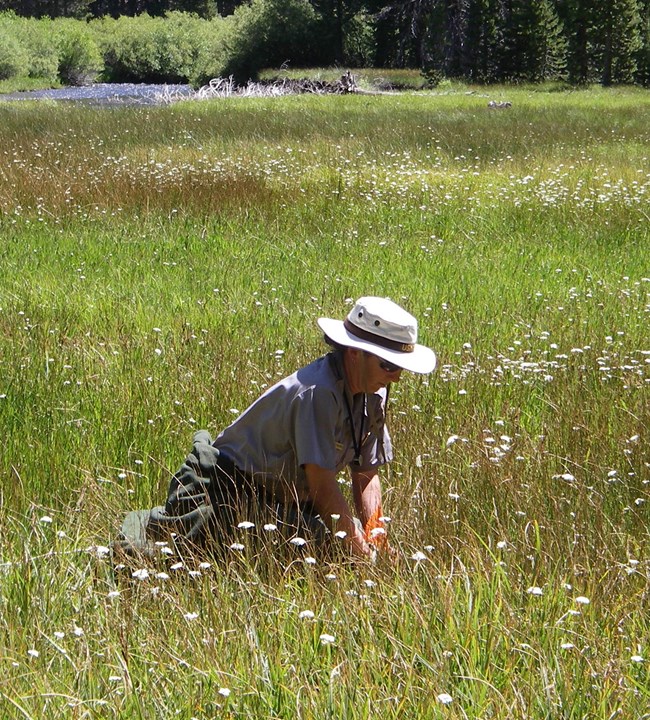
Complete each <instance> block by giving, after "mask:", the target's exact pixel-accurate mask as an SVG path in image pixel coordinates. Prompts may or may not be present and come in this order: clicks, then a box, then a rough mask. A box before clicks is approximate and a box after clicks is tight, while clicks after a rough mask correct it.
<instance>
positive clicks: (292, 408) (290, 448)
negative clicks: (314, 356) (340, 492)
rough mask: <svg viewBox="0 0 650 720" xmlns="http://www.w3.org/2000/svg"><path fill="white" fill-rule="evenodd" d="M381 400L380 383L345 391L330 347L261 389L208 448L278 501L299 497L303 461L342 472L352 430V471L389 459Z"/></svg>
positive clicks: (304, 496)
mask: <svg viewBox="0 0 650 720" xmlns="http://www.w3.org/2000/svg"><path fill="white" fill-rule="evenodd" d="M344 393H346V394H347V398H348V402H349V406H350V409H351V411H352V422H351V421H350V413H349V412H348V405H347V404H346V400H345V395H344ZM385 401H386V391H385V390H384V389H381V390H380V391H379V392H377V393H372V394H368V395H365V394H357V395H355V396H352V395H351V394H350V391H349V389H348V388H347V387H346V384H345V380H344V373H343V367H342V356H341V354H340V353H337V352H331V353H328V354H327V355H324V356H323V357H321V358H319V359H318V360H315V361H314V362H312V363H310V364H309V365H307V366H306V367H304V368H301V369H300V370H298V371H297V372H295V373H294V374H293V375H290V376H289V377H287V378H285V379H284V380H281V381H280V382H279V383H277V384H276V385H274V386H273V387H271V388H269V389H268V390H267V391H266V392H265V393H264V394H263V395H262V396H261V397H260V398H258V399H257V400H256V401H255V402H254V403H253V404H252V405H251V406H250V407H249V408H248V409H247V410H246V411H245V412H244V413H243V414H242V415H241V416H240V417H239V418H237V420H235V422H234V423H232V425H230V426H228V427H227V428H226V429H225V430H224V431H223V432H222V433H221V434H220V435H219V436H218V437H217V439H216V440H215V441H214V446H215V447H217V448H218V449H219V450H220V452H222V453H223V454H224V455H226V456H227V457H229V458H230V459H231V460H232V461H233V462H234V463H235V465H236V466H237V467H238V468H240V469H241V470H243V471H244V472H246V473H249V474H250V475H252V476H253V477H254V478H255V480H256V482H257V484H258V485H259V486H262V487H264V488H266V489H267V491H268V492H270V493H272V494H274V495H275V497H276V498H277V499H278V500H283V501H285V502H296V501H298V502H300V501H305V500H308V499H309V492H308V486H307V479H306V477H305V471H304V465H305V464H307V463H309V464H314V465H319V466H320V467H322V468H325V469H326V470H333V471H335V472H338V471H339V470H342V469H343V468H344V467H345V466H346V465H349V464H350V463H351V462H352V461H353V460H354V457H355V447H354V446H355V440H354V439H353V433H354V437H355V438H356V441H357V444H358V445H359V446H360V450H361V457H360V463H359V465H356V466H355V467H354V469H355V470H361V471H367V470H371V469H373V468H376V467H378V466H380V465H383V464H384V463H387V462H390V461H391V460H392V458H393V451H392V446H391V441H390V436H389V434H388V430H387V429H386V426H385V422H384V420H385ZM362 418H363V420H362ZM362 428H363V434H362V435H361V438H360V439H361V442H360V443H359V436H360V432H361V429H362Z"/></svg>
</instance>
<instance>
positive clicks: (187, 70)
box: [93, 12, 212, 83]
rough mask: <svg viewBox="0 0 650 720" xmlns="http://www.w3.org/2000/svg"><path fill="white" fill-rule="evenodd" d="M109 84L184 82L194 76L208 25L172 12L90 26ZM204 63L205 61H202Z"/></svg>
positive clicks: (103, 21)
mask: <svg viewBox="0 0 650 720" xmlns="http://www.w3.org/2000/svg"><path fill="white" fill-rule="evenodd" d="M93 25H94V26H95V27H96V32H97V34H98V38H99V42H100V44H101V47H102V52H103V55H104V65H105V79H106V80H108V81H111V82H134V81H139V82H172V83H173V82H187V81H188V80H189V79H190V78H191V77H194V76H196V66H197V62H199V59H200V58H201V57H202V52H203V50H202V46H203V45H205V43H206V39H207V33H206V28H208V27H209V26H211V25H212V23H211V22H209V21H207V20H203V19H201V18H198V17H197V16H195V15H190V14H188V13H181V12H171V13H168V14H167V15H166V16H165V17H155V18H154V17H151V16H149V15H147V14H144V15H139V16H137V17H120V18H118V19H117V20H111V19H103V20H101V21H98V22H97V23H93ZM204 62H205V60H204Z"/></svg>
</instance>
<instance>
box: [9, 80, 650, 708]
mask: <svg viewBox="0 0 650 720" xmlns="http://www.w3.org/2000/svg"><path fill="white" fill-rule="evenodd" d="M437 92H439V94H429V95H424V94H418V95H413V96H410V97H406V96H399V97H393V96H381V97H372V98H370V97H336V98H315V97H308V98H284V99H277V98H274V99H259V100H254V99H232V100H223V101H222V100H220V101H217V102H204V103H199V102H197V103H190V104H179V105H175V106H171V107H165V108H147V109H142V108H141V109H133V108H131V109H129V108H124V109H114V108H113V109H110V110H106V109H89V108H85V109H82V108H77V107H73V106H65V107H61V106H58V105H55V104H48V105H44V106H43V105H37V104H30V105H19V104H12V105H10V106H2V107H0V120H1V123H0V139H1V140H2V142H1V143H0V148H1V150H0V153H2V158H3V162H2V165H0V227H1V230H2V246H1V248H0V258H1V262H2V269H3V280H2V283H1V284H0V324H1V326H0V330H1V332H0V423H1V427H2V428H3V430H4V436H3V443H2V446H1V448H0V473H1V475H0V477H1V480H2V494H1V495H0V603H1V606H2V616H1V619H0V638H1V642H2V646H3V648H4V652H3V657H2V660H1V662H2V668H3V670H4V673H3V676H2V677H3V679H2V680H1V681H0V707H1V708H2V712H3V715H4V716H5V717H143V718H154V717H155V718H159V717H183V718H188V720H189V718H192V717H201V718H204V717H205V718H208V717H283V718H284V717H286V718H295V717H297V716H301V717H314V718H316V717H318V718H321V717H325V716H332V717H346V718H348V717H349V718H368V717H378V716H382V717H388V718H398V717H399V718H402V717H418V718H442V717H450V718H467V717H469V718H474V717H493V718H501V719H503V720H505V719H506V718H508V719H510V718H518V717H521V718H523V717H527V718H547V717H548V718H550V717H562V718H588V717H603V718H609V717H616V716H619V717H634V718H637V717H643V714H644V713H647V711H648V707H649V706H650V698H649V696H648V686H649V684H648V670H647V667H648V658H649V655H650V653H649V650H648V645H647V642H648V641H647V638H648V636H649V628H648V619H647V618H648V593H649V588H650V585H649V572H650V569H649V564H648V563H649V559H648V501H649V498H648V483H649V482H650V465H649V463H650V457H649V456H648V449H647V448H648V436H647V433H648V427H649V423H650V418H649V409H650V405H649V404H648V392H649V391H650V387H649V385H650V376H649V375H648V368H649V367H650V343H649V335H648V326H649V325H648V321H649V319H650V294H649V293H650V266H649V265H648V257H649V254H648V253H649V250H650V237H649V231H648V227H649V225H648V214H649V211H650V210H649V205H650V203H649V196H648V192H649V185H650V159H649V156H648V154H647V147H648V131H649V129H648V125H647V119H646V115H647V109H648V107H647V106H648V99H647V95H645V94H642V93H638V92H636V91H613V92H605V91H602V90H589V91H585V92H583V93H547V94H543V93H539V92H537V91H533V90H532V89H528V88H523V89H521V88H520V89H517V90H513V89H511V88H492V89H491V90H490V91H489V92H488V91H481V94H479V93H478V92H476V91H474V90H472V92H474V94H472V95H465V94H462V93H461V92H459V93H456V94H451V93H450V94H446V95H445V94H442V89H440V90H439V91H437ZM483 93H484V94H483ZM492 98H498V99H508V100H510V101H512V103H513V105H512V107H511V108H509V109H505V110H491V109H488V107H487V102H488V100H489V99H492ZM365 293H374V294H380V295H389V296H391V297H392V298H394V299H395V300H397V301H399V302H403V303H404V304H405V305H406V306H407V307H408V308H409V309H410V310H412V311H413V312H414V313H415V314H416V315H417V316H418V318H419V319H420V323H421V339H422V341H423V342H425V343H427V344H430V345H431V346H433V347H434V348H435V349H436V350H437V352H438V355H439V367H438V369H437V371H436V373H435V374H434V375H432V376H430V377H426V378H420V377H414V376H411V377H409V378H406V377H404V378H403V380H402V382H401V383H400V384H399V385H397V386H396V387H395V388H394V389H393V391H392V393H391V397H392V402H391V405H390V417H389V421H390V426H391V430H392V435H393V440H394V445H395V447H396V451H397V453H396V459H395V462H394V463H393V465H392V467H391V469H390V471H389V472H388V473H387V477H386V480H385V495H386V497H385V506H386V508H385V509H386V511H387V512H388V514H389V515H390V516H391V518H392V522H391V537H392V544H393V546H394V547H395V548H396V549H397V558H396V560H395V563H394V564H390V563H387V562H386V563H379V564H378V565H376V566H366V565H357V566H354V565H350V564H349V563H348V562H347V561H344V560H342V559H341V560H340V561H337V562H334V563H330V562H329V561H328V560H327V559H326V558H324V557H323V556H322V554H321V553H320V552H319V550H318V549H317V548H312V547H307V548H305V549H303V550H300V549H298V548H295V547H287V548H283V549H280V548H279V546H275V545H272V546H271V548H270V549H269V551H268V552H266V553H264V552H262V553H259V550H258V549H256V545H255V544H254V543H253V540H252V538H253V533H252V532H250V531H246V530H243V529H242V531H241V545H242V546H243V550H241V551H239V550H233V551H231V552H230V553H229V554H228V556H227V562H225V563H224V562H223V561H221V562H218V561H216V560H214V559H211V560H210V561H209V565H203V566H201V565H200V564H199V560H197V561H196V562H195V563H193V564H192V563H185V564H184V565H182V566H180V565H178V564H177V563H178V562H179V560H178V558H177V557H173V556H172V557H170V558H167V557H166V556H165V555H164V554H162V553H161V557H160V559H159V560H157V561H155V562H150V563H147V564H145V563H142V564H140V565H135V566H133V567H129V568H124V569H122V571H121V572H118V573H117V574H114V573H113V569H112V566H111V563H110V562H109V560H108V558H107V555H106V553H105V551H104V549H103V548H104V547H105V546H108V545H109V544H110V541H111V539H112V537H113V536H114V534H115V529H116V527H117V526H118V525H119V522H120V521H121V518H122V516H123V515H124V513H125V512H126V511H127V510H130V509H133V508H136V507H147V506H150V505H153V504H157V503H160V502H161V501H162V499H163V497H164V493H165V490H166V486H167V483H168V479H169V472H170V471H174V470H175V469H176V468H177V466H178V465H179V464H180V462H181V461H182V459H183V456H184V454H185V453H186V452H187V451H188V450H189V443H190V441H191V436H192V432H193V431H194V430H195V429H198V428H200V427H206V428H208V429H209V430H210V431H211V432H212V433H216V432H218V431H219V429H220V428H222V427H223V426H224V425H225V424H226V423H228V422H230V420H232V419H233V418H234V417H235V416H236V413H237V411H239V410H242V409H244V407H245V406H246V405H247V404H248V403H249V402H250V401H252V400H253V399H254V398H255V397H256V396H257V395H258V394H259V393H260V392H261V391H262V390H263V389H264V388H265V387H266V386H268V385H269V384H270V383H272V382H273V381H274V380H276V379H279V378H280V377H282V376H284V375H285V374H288V373H289V372H291V371H292V370H293V369H295V368H296V367H298V366H300V365H301V364H303V363H305V362H307V361H308V360H309V359H310V358H313V357H315V356H316V355H317V354H319V353H321V352H323V351H324V349H325V347H324V345H323V343H322V342H321V340H320V338H319V334H318V332H317V330H316V325H315V319H316V317H318V316H319V315H321V314H322V315H329V316H341V315H342V314H343V313H345V311H346V308H347V307H348V303H349V299H350V298H355V297H357V296H359V295H361V294H365ZM269 542H271V543H273V537H272V534H271V535H270V536H269ZM310 557H313V558H314V559H315V563H312V562H311V561H310V560H307V558H310ZM206 562H208V561H207V560H206ZM133 572H135V573H136V575H135V577H132V573H133ZM587 601H588V602H587Z"/></svg>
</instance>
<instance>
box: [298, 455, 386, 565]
mask: <svg viewBox="0 0 650 720" xmlns="http://www.w3.org/2000/svg"><path fill="white" fill-rule="evenodd" d="M305 475H306V477H307V484H308V486H309V494H310V497H311V499H312V502H313V503H314V508H315V509H316V511H317V512H318V513H319V514H320V516H321V518H322V520H323V522H324V523H325V524H326V525H327V526H328V527H329V528H330V530H331V529H332V515H338V516H339V519H338V520H337V522H336V530H337V531H339V530H342V531H343V532H345V533H346V541H347V542H348V543H349V544H350V546H351V548H352V551H353V552H354V554H355V555H361V556H364V557H371V556H372V550H371V548H370V546H369V545H368V543H367V542H366V540H365V538H364V536H363V533H362V532H360V530H359V529H358V528H357V526H356V525H355V523H354V518H353V516H352V512H351V511H350V506H349V505H348V503H347V501H346V499H345V497H344V496H343V493H342V492H341V488H340V487H339V484H338V482H337V480H336V473H335V472H334V471H333V470H326V469H325V468H322V467H320V466H319V465H311V464H307V465H305ZM355 502H356V501H355Z"/></svg>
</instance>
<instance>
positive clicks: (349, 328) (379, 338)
mask: <svg viewBox="0 0 650 720" xmlns="http://www.w3.org/2000/svg"><path fill="white" fill-rule="evenodd" d="M318 325H319V327H320V329H321V330H322V331H323V332H324V333H325V335H326V337H328V338H329V339H330V340H331V341H332V342H334V343H336V344H337V345H342V346H343V347H351V348H357V349H358V350H366V351H367V352H369V353H372V354H373V355H377V357H380V358H382V359H384V360H387V361H388V362H391V363H393V364H395V365H398V366H399V367H401V368H403V369H404V370H410V371H411V372H416V373H423V374H424V373H430V372H431V371H432V370H433V369H434V368H435V366H436V354H435V353H434V352H433V350H431V349H430V348H428V347H425V346H424V345H418V343H417V339H418V321H417V320H416V319H415V318H414V317H413V315H411V314H410V313H408V312H406V310H404V308H402V307H400V306H399V305H397V304H396V303H394V302H393V301H392V300H388V299H387V298H380V297H362V298H359V300H357V302H356V303H355V305H354V307H353V308H352V310H351V311H350V313H349V314H348V316H347V318H346V319H345V320H343V321H341V320H333V319H332V318H319V319H318Z"/></svg>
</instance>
